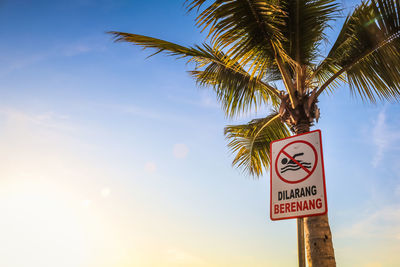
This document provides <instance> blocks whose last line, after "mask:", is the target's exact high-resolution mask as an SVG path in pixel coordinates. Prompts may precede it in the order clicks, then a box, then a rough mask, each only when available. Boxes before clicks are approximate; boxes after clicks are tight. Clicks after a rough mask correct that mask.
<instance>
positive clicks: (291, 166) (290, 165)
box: [281, 152, 311, 173]
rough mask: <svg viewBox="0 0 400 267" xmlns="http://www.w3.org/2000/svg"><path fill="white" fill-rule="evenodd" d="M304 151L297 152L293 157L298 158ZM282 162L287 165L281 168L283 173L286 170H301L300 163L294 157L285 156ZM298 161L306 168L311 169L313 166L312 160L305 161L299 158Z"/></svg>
mask: <svg viewBox="0 0 400 267" xmlns="http://www.w3.org/2000/svg"><path fill="white" fill-rule="evenodd" d="M303 155H304V153H303V152H301V153H297V154H294V155H293V156H292V157H291V158H293V159H296V158H297V157H299V156H303ZM281 162H282V164H283V165H285V166H284V167H282V168H281V173H284V172H286V171H297V170H300V169H301V167H300V165H298V164H297V163H296V162H295V161H294V160H292V159H290V158H289V159H287V158H283V159H282V161H281ZM297 162H298V163H300V164H301V165H303V167H304V168H307V169H310V168H311V162H305V161H302V160H301V159H297Z"/></svg>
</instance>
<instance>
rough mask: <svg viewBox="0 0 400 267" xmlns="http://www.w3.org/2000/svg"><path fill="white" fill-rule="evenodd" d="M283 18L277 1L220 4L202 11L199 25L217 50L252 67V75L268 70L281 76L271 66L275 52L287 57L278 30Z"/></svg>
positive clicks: (195, 1)
mask: <svg viewBox="0 0 400 267" xmlns="http://www.w3.org/2000/svg"><path fill="white" fill-rule="evenodd" d="M204 3H205V1H204V0H192V1H188V5H187V6H188V9H189V10H192V9H197V10H198V9H200V8H201V7H202V5H203V4H204ZM284 15H285V14H284V13H283V12H282V10H281V9H280V7H279V5H278V3H277V1H260V0H236V1H233V0H217V1H215V2H213V3H212V4H210V5H209V6H208V7H206V8H205V9H204V10H203V11H201V12H200V14H199V15H198V17H197V18H196V21H197V25H198V26H199V27H200V28H201V29H202V30H206V29H208V36H209V38H210V40H211V44H212V45H213V46H214V47H216V48H218V49H219V50H223V49H225V48H226V49H227V50H228V51H227V54H228V55H229V56H230V57H231V58H233V59H235V60H238V61H239V62H240V64H242V65H247V64H250V65H251V66H252V70H251V71H254V72H259V71H260V70H265V69H267V68H269V69H270V71H272V69H273V70H274V71H275V72H276V73H279V70H278V68H277V66H276V65H271V64H270V62H273V61H274V58H275V50H276V49H278V50H279V51H280V54H281V56H282V57H284V58H285V55H286V54H285V52H284V50H283V49H282V48H281V45H280V43H281V41H282V40H283V39H284V36H283V35H282V33H281V32H280V30H279V27H280V26H282V25H283V23H284V22H283V16H284ZM260 58H262V59H264V60H258V59H260ZM265 63H267V64H265Z"/></svg>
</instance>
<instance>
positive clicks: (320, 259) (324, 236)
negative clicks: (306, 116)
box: [293, 121, 336, 267]
mask: <svg viewBox="0 0 400 267" xmlns="http://www.w3.org/2000/svg"><path fill="white" fill-rule="evenodd" d="M293 130H294V132H295V133H296V134H301V133H305V132H308V131H310V123H307V122H304V121H303V122H301V123H299V124H297V125H294V126H293ZM304 231H305V236H304V237H305V243H306V253H307V262H308V266H309V267H334V266H336V262H335V253H334V251H333V243H332V234H331V228H330V226H329V221H328V215H322V216H313V217H306V218H304Z"/></svg>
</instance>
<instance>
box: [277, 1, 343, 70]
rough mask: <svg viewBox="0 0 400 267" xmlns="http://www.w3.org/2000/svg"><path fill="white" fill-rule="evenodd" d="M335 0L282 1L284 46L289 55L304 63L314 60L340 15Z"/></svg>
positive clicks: (299, 62)
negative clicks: (330, 28)
mask: <svg viewBox="0 0 400 267" xmlns="http://www.w3.org/2000/svg"><path fill="white" fill-rule="evenodd" d="M334 2H335V1H334V0H290V1H281V8H282V10H283V12H284V13H285V14H287V15H286V16H284V18H283V20H284V22H285V23H284V25H285V27H281V28H280V29H281V31H282V34H283V35H284V36H285V37H286V39H285V41H284V42H283V46H284V48H285V50H286V51H287V53H288V55H289V56H290V57H291V58H293V59H295V61H296V62H297V63H298V64H300V65H308V64H311V63H312V62H313V61H315V60H316V58H317V57H318V56H319V55H320V52H319V50H318V48H319V46H320V44H321V41H322V40H325V39H326V36H325V33H324V31H325V29H326V28H327V27H329V24H328V23H329V22H332V20H333V19H335V18H336V17H338V15H339V11H340V9H339V5H338V4H337V3H334Z"/></svg>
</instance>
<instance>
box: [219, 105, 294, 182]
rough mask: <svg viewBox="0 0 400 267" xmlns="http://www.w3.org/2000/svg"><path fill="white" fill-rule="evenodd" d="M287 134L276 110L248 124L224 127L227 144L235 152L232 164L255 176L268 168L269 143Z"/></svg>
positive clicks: (286, 129)
mask: <svg viewBox="0 0 400 267" xmlns="http://www.w3.org/2000/svg"><path fill="white" fill-rule="evenodd" d="M288 136H290V131H289V129H288V128H287V127H286V126H285V124H284V123H282V121H281V119H280V115H279V113H278V112H273V113H272V114H270V115H269V116H267V117H265V118H262V119H255V120H252V121H250V122H249V123H248V124H243V125H229V126H227V127H225V137H226V138H227V139H228V140H230V141H229V143H228V146H229V148H230V149H231V151H232V152H233V153H235V154H236V156H235V159H234V160H233V163H232V164H233V165H236V166H237V167H239V168H242V169H243V170H244V171H245V172H247V173H249V174H251V175H255V176H260V175H262V173H263V170H264V169H265V170H267V169H268V168H269V164H270V143H271V142H272V141H274V140H277V139H282V138H285V137H288Z"/></svg>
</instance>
